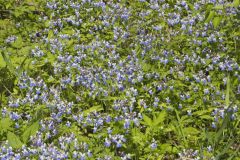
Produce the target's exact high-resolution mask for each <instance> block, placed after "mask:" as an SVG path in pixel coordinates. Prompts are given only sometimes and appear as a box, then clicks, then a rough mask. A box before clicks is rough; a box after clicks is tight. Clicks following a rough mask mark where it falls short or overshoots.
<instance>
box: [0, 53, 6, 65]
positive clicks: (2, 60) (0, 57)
mask: <svg viewBox="0 0 240 160" xmlns="http://www.w3.org/2000/svg"><path fill="white" fill-rule="evenodd" d="M5 66H6V62H5V61H4V59H3V56H2V55H0V67H5Z"/></svg>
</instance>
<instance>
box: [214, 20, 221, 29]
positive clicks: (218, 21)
mask: <svg viewBox="0 0 240 160" xmlns="http://www.w3.org/2000/svg"><path fill="white" fill-rule="evenodd" d="M220 22H221V17H214V19H213V26H214V28H217V27H218V26H219V24H220Z"/></svg>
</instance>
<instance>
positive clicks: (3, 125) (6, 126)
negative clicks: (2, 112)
mask: <svg viewBox="0 0 240 160" xmlns="http://www.w3.org/2000/svg"><path fill="white" fill-rule="evenodd" d="M11 125H12V121H11V119H10V118H3V119H1V121H0V129H1V130H3V131H7V130H10V129H11V127H10V126H11Z"/></svg>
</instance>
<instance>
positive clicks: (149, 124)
mask: <svg viewBox="0 0 240 160" xmlns="http://www.w3.org/2000/svg"><path fill="white" fill-rule="evenodd" d="M143 120H144V122H145V124H147V125H148V126H152V124H153V122H152V119H151V118H149V117H148V116H146V115H145V114H143Z"/></svg>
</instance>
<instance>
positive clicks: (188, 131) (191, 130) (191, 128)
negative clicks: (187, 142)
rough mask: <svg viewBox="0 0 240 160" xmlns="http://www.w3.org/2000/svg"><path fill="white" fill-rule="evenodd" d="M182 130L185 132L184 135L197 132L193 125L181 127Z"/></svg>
mask: <svg viewBox="0 0 240 160" xmlns="http://www.w3.org/2000/svg"><path fill="white" fill-rule="evenodd" d="M183 132H184V133H185V134H186V135H195V134H198V133H199V130H198V129H196V128H194V127H187V128H184V129H183Z"/></svg>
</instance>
